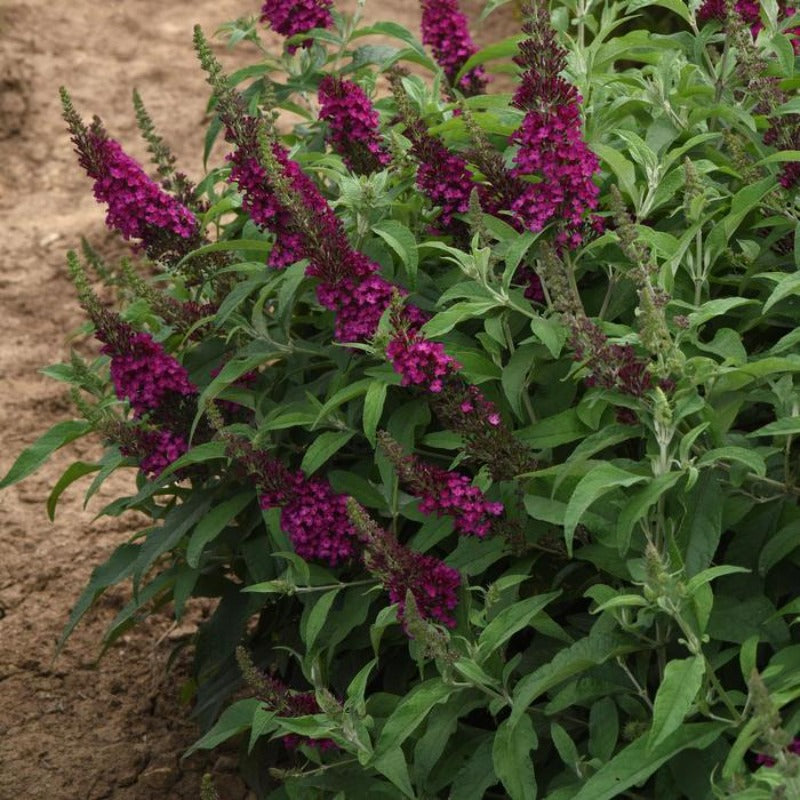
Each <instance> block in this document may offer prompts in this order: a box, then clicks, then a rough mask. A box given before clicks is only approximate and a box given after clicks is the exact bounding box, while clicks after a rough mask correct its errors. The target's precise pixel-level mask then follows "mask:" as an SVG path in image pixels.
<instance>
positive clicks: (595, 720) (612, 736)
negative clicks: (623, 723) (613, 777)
mask: <svg viewBox="0 0 800 800" xmlns="http://www.w3.org/2000/svg"><path fill="white" fill-rule="evenodd" d="M618 737H619V713H618V712H617V704H616V703H615V702H614V700H613V699H612V698H610V697H603V698H601V699H600V700H598V701H597V702H596V703H593V704H592V707H591V709H590V710H589V752H590V753H591V755H593V756H594V757H595V758H599V759H600V761H603V762H605V761H608V760H609V759H610V758H611V756H612V755H613V753H614V748H615V747H616V746H617V739H618Z"/></svg>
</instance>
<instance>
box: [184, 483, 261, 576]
mask: <svg viewBox="0 0 800 800" xmlns="http://www.w3.org/2000/svg"><path fill="white" fill-rule="evenodd" d="M253 498H254V495H253V492H251V491H248V492H240V493H239V494H237V495H234V496H233V497H232V498H231V499H230V500H226V501H225V502H224V503H221V504H220V505H218V506H216V508H214V509H213V510H212V511H211V512H210V513H209V514H208V515H207V516H205V517H204V518H203V519H202V520H200V522H199V523H198V524H197V527H196V528H195V529H194V533H192V536H191V538H190V539H189V544H188V545H187V547H186V563H187V564H188V565H189V566H190V567H197V566H198V565H199V564H200V556H201V555H202V553H203V548H204V547H205V546H206V545H207V544H208V543H209V542H210V541H211V540H212V539H213V538H214V537H215V536H217V535H218V534H219V533H220V531H222V530H223V529H224V528H225V526H226V525H227V524H228V523H229V522H230V521H231V520H232V519H233V518H234V517H235V516H236V515H237V514H238V513H240V512H241V511H242V510H243V509H244V508H245V507H246V506H247V504H248V503H249V502H250V501H251V500H252V499H253Z"/></svg>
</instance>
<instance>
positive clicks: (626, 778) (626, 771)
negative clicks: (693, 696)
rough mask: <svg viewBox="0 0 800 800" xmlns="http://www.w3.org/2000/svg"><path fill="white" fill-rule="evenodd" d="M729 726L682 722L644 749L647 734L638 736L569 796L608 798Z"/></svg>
mask: <svg viewBox="0 0 800 800" xmlns="http://www.w3.org/2000/svg"><path fill="white" fill-rule="evenodd" d="M728 727H729V726H728V725H726V724H722V723H718V722H701V723H695V724H691V725H684V726H683V727H682V728H679V729H678V730H677V731H675V732H674V733H673V734H672V735H670V736H668V737H667V738H666V739H664V740H663V741H662V742H661V743H660V744H659V745H658V746H657V747H655V748H653V749H652V750H648V747H647V737H646V736H640V737H639V738H638V739H637V740H636V741H635V742H633V743H632V744H629V745H628V746H627V747H626V748H625V749H624V750H621V751H620V752H619V753H617V755H616V756H614V758H612V759H611V761H609V762H608V763H607V764H605V765H604V766H602V767H601V768H600V769H599V770H598V771H597V772H596V773H595V774H594V775H592V777H591V778H589V779H588V780H587V781H585V782H584V783H583V784H582V785H581V789H580V791H579V792H578V793H577V794H576V795H574V797H572V800H612V798H615V797H619V796H620V795H622V794H623V793H624V792H625V791H626V790H627V789H630V787H631V786H636V785H638V784H641V783H644V782H645V781H646V780H647V779H648V778H649V777H650V776H651V775H652V774H653V773H654V772H655V771H656V770H657V769H658V768H659V767H660V766H661V765H662V764H665V763H666V762H667V761H670V760H671V759H673V758H674V757H675V756H676V755H678V753H680V752H681V751H683V750H686V749H689V748H691V749H696V750H703V749H705V748H706V747H708V746H709V745H710V744H711V743H712V742H714V741H716V740H717V739H718V738H719V737H720V735H721V734H722V733H723V731H725V730H726V729H727V728H728Z"/></svg>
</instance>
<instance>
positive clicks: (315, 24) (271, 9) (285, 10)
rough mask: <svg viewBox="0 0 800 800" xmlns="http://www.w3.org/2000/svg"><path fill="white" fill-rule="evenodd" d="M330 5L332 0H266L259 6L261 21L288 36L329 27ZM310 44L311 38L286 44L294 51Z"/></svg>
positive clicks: (331, 22)
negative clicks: (298, 43)
mask: <svg viewBox="0 0 800 800" xmlns="http://www.w3.org/2000/svg"><path fill="white" fill-rule="evenodd" d="M332 6H333V0H267V1H266V2H265V3H264V5H263V6H262V7H261V21H262V22H266V23H269V26H270V27H271V28H272V30H274V31H275V32H276V33H279V34H281V36H286V37H287V38H288V37H290V36H294V35H295V34H296V33H306V32H307V31H310V30H313V29H314V28H330V26H331V25H333V16H332V15H331V8H332ZM310 45H311V39H307V40H306V41H304V42H302V43H301V44H300V45H296V44H290V45H288V46H287V50H288V51H289V52H290V53H294V52H295V51H296V50H297V48H298V47H309V46H310Z"/></svg>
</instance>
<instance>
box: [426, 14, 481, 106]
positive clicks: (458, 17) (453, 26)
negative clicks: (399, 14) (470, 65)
mask: <svg viewBox="0 0 800 800" xmlns="http://www.w3.org/2000/svg"><path fill="white" fill-rule="evenodd" d="M421 5H422V42H423V44H426V45H428V46H429V47H430V48H431V49H432V50H433V55H434V58H435V59H436V61H437V63H438V64H439V66H440V67H441V68H442V69H443V70H444V74H445V75H447V78H448V80H449V81H450V83H452V84H454V85H457V86H458V88H459V89H461V90H462V91H464V92H465V93H467V94H480V93H481V92H482V91H484V89H485V88H486V73H485V72H484V69H483V67H481V66H478V67H476V68H475V69H472V70H470V71H469V72H468V73H466V74H465V75H464V76H463V77H462V78H461V80H460V81H458V83H457V84H456V76H457V75H458V73H459V71H460V70H461V67H463V66H464V64H465V63H466V62H467V60H468V59H469V58H470V56H472V55H474V54H475V53H477V52H478V48H477V47H476V46H475V43H474V42H473V41H472V37H471V36H470V33H469V27H468V25H467V18H466V16H465V15H464V13H463V12H462V11H461V8H460V7H459V5H458V0H422V2H421Z"/></svg>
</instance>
